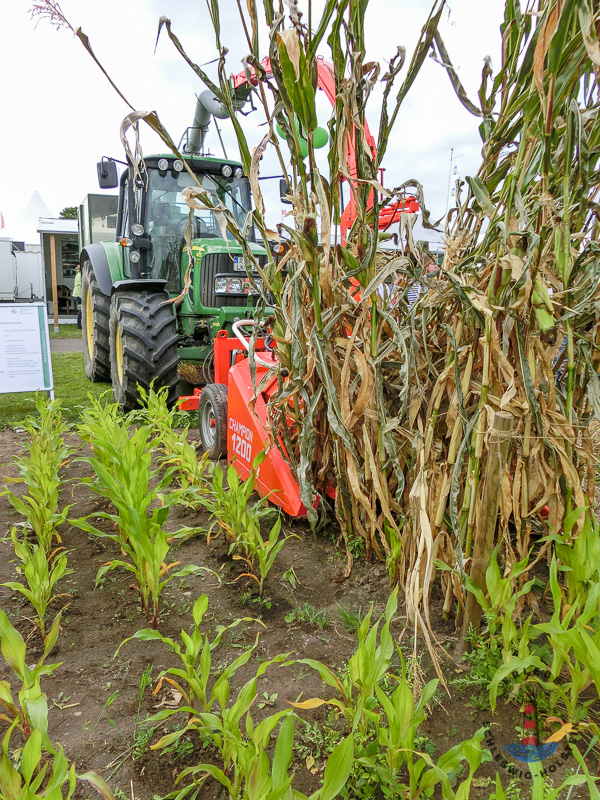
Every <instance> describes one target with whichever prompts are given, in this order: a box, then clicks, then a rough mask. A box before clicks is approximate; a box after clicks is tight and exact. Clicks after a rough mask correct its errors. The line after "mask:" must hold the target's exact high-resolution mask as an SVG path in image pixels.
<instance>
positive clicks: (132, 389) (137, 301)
mask: <svg viewBox="0 0 600 800" xmlns="http://www.w3.org/2000/svg"><path fill="white" fill-rule="evenodd" d="M168 299H169V295H168V294H167V293H166V292H157V291H148V292H143V291H136V292H131V293H129V292H126V291H123V292H117V293H116V294H113V296H112V300H111V304H110V366H111V375H112V385H113V395H114V397H115V400H116V401H117V402H118V403H119V404H120V405H121V406H122V407H123V408H124V409H125V410H126V411H130V410H131V409H132V408H135V407H136V406H137V405H139V392H138V384H139V385H140V386H141V387H143V388H144V389H145V390H146V391H149V389H150V384H152V388H153V389H154V391H159V389H162V388H163V387H166V389H167V404H168V406H169V407H171V406H173V405H174V404H175V401H176V400H177V381H178V377H177V365H178V364H179V357H178V355H177V342H178V339H179V337H178V335H177V321H176V318H175V314H174V313H173V305H172V304H171V303H165V300H168Z"/></svg>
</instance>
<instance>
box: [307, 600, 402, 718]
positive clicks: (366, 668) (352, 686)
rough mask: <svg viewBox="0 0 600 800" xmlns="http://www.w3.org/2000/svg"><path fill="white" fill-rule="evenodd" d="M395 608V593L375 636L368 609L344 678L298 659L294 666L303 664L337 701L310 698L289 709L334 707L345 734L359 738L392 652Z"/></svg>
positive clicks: (387, 605)
mask: <svg viewBox="0 0 600 800" xmlns="http://www.w3.org/2000/svg"><path fill="white" fill-rule="evenodd" d="M397 607H398V590H397V589H395V590H394V591H393V592H392V594H391V595H390V598H389V600H388V602H387V604H386V608H385V612H384V615H383V617H382V620H383V626H382V628H381V633H380V634H379V625H380V623H381V621H382V620H381V619H380V620H378V621H376V622H375V623H374V624H373V625H372V624H371V617H372V614H373V607H372V606H371V608H370V609H369V613H368V614H367V615H366V616H365V618H364V619H363V620H362V622H361V624H360V626H359V628H358V629H357V631H356V635H357V639H358V645H357V648H356V651H355V652H354V654H353V655H352V656H351V658H350V659H349V661H348V671H347V674H346V675H345V676H343V677H338V676H337V675H336V674H335V673H334V672H333V671H332V670H331V669H330V668H329V667H328V666H326V665H325V664H322V663H321V662H320V661H316V660H315V659H312V658H304V659H299V660H298V662H297V663H298V664H306V666H308V667H310V668H311V669H314V670H315V671H316V672H317V673H318V674H319V676H320V677H321V680H322V681H323V682H324V683H325V684H326V685H327V686H330V687H331V688H332V689H334V690H335V691H336V693H337V694H338V695H339V696H340V698H339V699H338V698H337V697H335V698H332V699H330V700H322V699H320V698H311V699H309V700H303V701H301V702H298V703H292V706H293V707H294V708H297V709H299V710H303V709H313V708H319V707H320V706H323V705H331V706H334V707H336V708H338V709H339V710H340V711H341V712H342V714H343V716H344V720H345V722H346V727H347V729H348V731H349V732H351V733H354V732H355V731H357V730H358V731H360V732H361V733H363V734H364V733H366V732H367V730H368V728H369V726H370V725H372V723H373V721H374V718H375V717H376V715H375V714H374V713H373V712H372V711H371V709H372V707H373V704H374V703H376V702H377V696H376V688H377V686H378V684H379V682H380V681H381V680H382V678H383V677H384V675H385V674H386V673H387V670H388V667H389V665H390V662H391V659H392V656H393V654H394V650H395V648H394V640H393V637H392V635H391V633H390V624H391V621H392V618H393V616H394V614H395V613H396V610H397ZM378 634H379V637H378ZM378 638H379V642H378Z"/></svg>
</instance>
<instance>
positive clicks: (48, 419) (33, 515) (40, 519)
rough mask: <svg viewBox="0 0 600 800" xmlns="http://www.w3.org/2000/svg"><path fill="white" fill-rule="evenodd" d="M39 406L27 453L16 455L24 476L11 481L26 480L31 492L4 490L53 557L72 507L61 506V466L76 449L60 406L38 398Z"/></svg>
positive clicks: (27, 425) (29, 427) (31, 425)
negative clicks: (68, 437) (66, 441)
mask: <svg viewBox="0 0 600 800" xmlns="http://www.w3.org/2000/svg"><path fill="white" fill-rule="evenodd" d="M36 407H37V410H38V414H39V419H36V418H34V417H30V418H29V419H28V420H27V422H26V423H25V429H26V430H27V432H28V433H29V435H30V441H29V442H27V443H26V444H25V451H26V454H25V455H21V456H17V457H16V458H15V459H14V463H15V465H16V467H17V469H18V471H19V476H20V479H15V480H14V481H11V482H14V483H23V484H25V486H26V487H27V492H26V493H23V494H20V495H16V494H14V492H12V491H10V490H9V489H6V490H5V491H4V492H3V493H2V494H5V495H6V496H7V497H8V501H9V503H10V504H11V505H12V506H13V508H14V509H15V510H16V511H18V513H19V514H22V515H23V516H24V517H25V520H26V529H27V530H31V531H32V533H33V534H34V536H35V538H36V540H37V542H38V544H39V546H40V547H41V548H42V549H43V550H44V552H45V553H46V555H47V556H48V557H49V556H50V553H51V552H52V549H53V547H54V541H55V540H56V541H58V542H59V543H60V536H59V534H58V531H57V528H58V526H59V525H61V524H62V523H63V522H64V521H65V520H66V517H67V514H68V511H69V506H66V507H65V508H64V509H63V510H62V511H59V509H58V506H59V496H58V491H59V488H60V484H61V478H60V475H59V470H60V468H61V466H62V465H63V464H64V462H65V461H66V460H67V459H68V458H69V456H70V455H71V453H72V449H71V448H69V447H67V446H66V445H65V444H64V441H63V436H64V433H65V431H66V430H67V425H66V424H65V423H64V422H63V420H62V414H61V411H60V406H58V405H57V404H55V403H48V402H45V401H43V400H37V401H36ZM5 480H6V481H7V482H8V481H9V479H6V478H5Z"/></svg>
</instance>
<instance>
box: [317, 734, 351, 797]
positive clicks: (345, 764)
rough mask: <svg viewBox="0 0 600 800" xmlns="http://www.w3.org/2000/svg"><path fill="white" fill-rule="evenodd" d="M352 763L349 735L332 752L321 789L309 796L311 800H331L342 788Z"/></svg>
mask: <svg viewBox="0 0 600 800" xmlns="http://www.w3.org/2000/svg"><path fill="white" fill-rule="evenodd" d="M353 763H354V736H352V734H350V736H347V737H346V738H345V739H344V740H343V741H342V742H340V744H338V745H337V747H336V748H335V749H334V750H333V752H332V753H331V755H330V756H329V758H328V759H327V764H326V766H325V773H324V775H323V784H322V786H321V788H320V789H319V790H318V791H317V792H315V793H314V794H312V795H311V800H333V798H334V797H336V796H337V795H338V794H339V793H340V792H341V791H342V789H343V788H344V786H345V784H346V781H347V780H348V777H349V776H350V772H351V771H352V764H353Z"/></svg>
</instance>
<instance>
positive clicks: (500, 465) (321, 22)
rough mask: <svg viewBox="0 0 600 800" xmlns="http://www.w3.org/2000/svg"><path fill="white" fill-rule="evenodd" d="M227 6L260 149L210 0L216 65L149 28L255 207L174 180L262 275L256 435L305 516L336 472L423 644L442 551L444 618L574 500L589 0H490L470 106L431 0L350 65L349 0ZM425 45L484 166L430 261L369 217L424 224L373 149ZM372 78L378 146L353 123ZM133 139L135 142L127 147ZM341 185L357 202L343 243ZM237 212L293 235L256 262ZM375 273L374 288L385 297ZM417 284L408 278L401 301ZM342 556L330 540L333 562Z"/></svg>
mask: <svg viewBox="0 0 600 800" xmlns="http://www.w3.org/2000/svg"><path fill="white" fill-rule="evenodd" d="M238 8H239V12H240V18H241V21H242V24H243V27H244V30H245V32H246V37H247V45H248V52H247V54H246V56H245V57H244V59H243V60H242V63H243V68H244V69H245V70H246V71H247V74H248V76H249V78H250V77H253V76H254V75H255V76H256V79H255V81H254V85H252V87H251V93H252V96H253V100H254V102H255V105H256V106H257V107H258V108H259V109H262V112H263V113H264V119H265V121H266V124H265V135H264V138H263V140H262V141H261V142H258V143H257V142H248V141H247V140H246V138H245V136H244V131H243V124H242V122H241V121H240V119H239V117H238V115H237V110H238V107H239V101H240V97H239V96H238V95H236V93H235V92H234V91H233V89H232V87H231V85H230V81H229V77H228V76H229V74H230V73H231V72H232V71H237V70H239V62H237V60H236V63H235V64H234V63H233V59H231V57H230V58H229V59H227V58H226V56H227V49H226V42H224V41H222V38H221V22H220V18H219V4H218V2H217V0H208V9H209V13H210V16H211V20H212V24H213V27H214V30H215V36H216V48H217V51H218V80H217V81H212V80H211V79H210V78H209V76H208V75H207V74H206V73H205V72H204V70H203V69H202V68H201V67H200V66H199V65H198V64H197V63H195V62H194V61H193V60H192V58H190V56H189V55H188V53H187V52H186V50H185V42H183V41H182V40H180V38H178V36H177V34H176V32H174V31H173V30H172V27H171V24H170V22H169V20H168V19H166V18H162V19H161V23H160V30H166V32H167V34H168V35H169V37H170V38H171V40H172V42H173V43H174V45H175V47H176V48H177V49H178V50H179V52H180V53H181V54H182V56H183V57H184V58H185V59H186V61H187V62H188V63H189V65H190V66H191V67H192V69H193V70H194V71H195V72H196V74H197V75H198V76H199V77H200V78H201V79H202V80H203V81H204V82H205V83H206V84H207V85H208V86H209V87H210V88H211V89H212V90H213V92H214V93H215V95H216V96H217V97H218V98H219V99H220V100H221V101H222V102H223V103H224V104H225V105H226V106H227V108H228V109H229V112H230V115H231V118H232V120H233V124H234V128H235V131H236V134H237V138H238V144H239V149H240V153H241V158H242V162H243V165H244V169H245V171H246V173H247V174H248V175H249V177H250V180H251V184H252V189H253V194H254V200H255V204H256V210H255V212H254V214H253V218H252V219H251V218H250V216H249V218H248V219H247V221H246V224H245V225H244V226H243V227H242V228H240V227H239V226H238V225H237V223H236V221H235V219H234V218H233V216H232V215H231V213H230V212H229V211H228V210H227V209H226V208H225V206H216V207H215V199H214V198H211V197H209V196H207V195H206V194H204V193H203V192H202V190H201V188H200V187H198V189H190V190H186V191H187V192H188V201H189V203H190V205H194V204H204V205H206V206H209V207H211V208H213V209H215V212H216V214H217V216H218V219H219V220H220V224H221V225H222V227H223V229H224V228H225V227H227V228H228V229H229V230H230V231H231V233H233V235H234V236H235V238H236V239H237V240H238V241H239V242H240V243H241V244H242V246H244V247H245V259H246V266H247V269H248V274H249V276H251V273H252V269H254V270H257V271H258V272H260V273H261V277H262V279H263V286H264V290H265V298H264V301H265V305H266V303H267V293H268V299H269V305H270V306H272V307H274V312H275V313H274V322H273V334H274V336H275V339H276V342H277V352H278V354H279V357H280V368H279V369H280V371H279V379H280V382H279V391H278V393H277V395H276V397H275V399H274V400H273V401H272V403H271V408H270V410H271V426H272V433H273V436H272V439H273V441H272V445H271V446H278V447H280V448H282V449H284V450H285V453H286V456H287V457H288V458H289V460H290V462H291V463H292V466H293V467H294V469H295V471H296V474H297V476H298V480H299V483H300V487H301V495H302V498H303V501H304V504H305V506H306V508H307V509H309V515H310V519H311V522H313V523H315V522H316V521H317V517H318V515H319V514H320V513H324V512H323V508H324V506H325V503H324V502H323V503H321V504H320V505H317V507H316V510H315V505H314V500H315V497H319V498H321V499H322V498H324V497H325V496H326V493H327V489H328V488H329V487H331V486H332V485H334V486H335V490H336V491H335V516H336V518H337V520H338V522H339V524H340V528H341V532H342V536H343V537H344V539H345V540H346V542H348V540H349V539H350V538H351V537H361V538H363V539H364V540H365V543H366V552H367V555H368V556H369V557H370V556H371V555H374V556H376V557H379V558H381V559H385V560H386V563H387V565H388V569H389V572H390V574H391V576H392V577H394V578H396V579H397V580H398V581H399V582H400V584H401V586H402V587H403V589H404V590H405V593H406V602H407V609H408V615H409V619H410V621H411V623H412V624H413V625H414V628H415V630H416V631H417V632H420V633H422V634H423V635H424V636H425V637H426V639H427V640H428V641H430V640H429V637H430V633H429V632H430V630H431V628H430V625H429V606H428V602H429V596H430V591H431V587H432V585H433V582H434V578H435V576H436V570H437V569H438V567H440V566H445V567H446V568H447V569H445V570H443V571H442V572H441V581H442V588H443V591H444V595H445V601H444V612H445V613H446V614H451V613H453V612H454V613H456V614H457V615H458V618H459V619H460V620H461V623H462V624H463V625H464V626H465V629H466V626H467V625H468V624H469V623H474V624H475V625H477V624H478V621H479V614H480V609H479V607H478V606H477V604H476V603H473V602H472V601H473V597H472V596H467V594H466V592H465V590H464V580H463V578H464V576H465V575H469V576H470V578H471V579H472V580H473V581H474V582H475V583H477V584H478V585H479V586H481V587H483V586H484V580H485V578H484V576H485V570H486V567H487V565H488V563H489V559H490V555H491V553H492V551H493V549H494V548H495V547H496V546H497V545H499V546H500V549H501V551H502V552H503V557H504V560H505V563H506V567H507V569H508V568H510V566H511V564H513V563H515V562H516V561H517V560H522V559H523V558H524V557H526V556H527V555H528V554H529V552H530V550H531V548H532V546H534V545H535V548H536V552H535V555H534V556H533V557H532V562H533V560H534V558H541V557H543V555H544V552H545V550H546V549H547V548H548V546H549V545H548V544H547V543H544V544H542V545H541V546H540V545H538V544H536V541H534V539H532V530H533V528H534V526H535V525H536V524H537V523H536V521H538V520H540V519H541V520H542V525H543V527H544V528H546V527H547V528H549V530H550V531H556V532H558V531H560V530H561V528H562V522H563V519H564V518H565V516H566V515H567V514H568V513H569V512H570V511H571V510H572V509H575V508H581V507H583V506H586V505H591V504H592V503H593V501H594V490H595V459H594V455H593V452H592V443H591V439H590V434H589V427H588V424H589V422H590V420H591V419H592V418H593V417H594V416H598V417H599V418H600V381H599V378H598V374H597V373H598V370H599V367H600V355H599V354H600V350H599V347H598V318H599V317H598V309H599V306H598V301H599V300H600V297H599V291H598V288H597V285H598V279H599V277H600V260H599V258H598V250H599V247H598V209H599V207H598V205H597V199H596V198H597V194H598V189H599V187H600V179H599V173H598V169H597V159H598V147H599V133H600V127H599V124H598V84H597V70H598V67H599V65H600V46H599V44H598V37H597V25H598V21H599V17H600V4H599V3H598V2H597V1H596V0H536V1H535V2H534V1H533V0H531V1H530V2H527V3H526V4H521V3H520V2H519V0H507V1H506V7H505V17H504V22H503V25H502V31H501V33H502V63H501V64H500V68H499V69H498V70H497V71H496V72H494V71H493V68H492V65H491V64H490V63H489V61H487V60H486V62H485V63H484V65H483V71H482V82H481V88H480V90H479V93H478V97H477V100H476V101H474V100H472V99H469V98H468V97H467V95H466V93H465V91H464V88H463V87H462V85H461V83H460V80H459V77H458V74H457V73H456V71H455V70H454V69H453V67H452V63H451V54H449V53H448V52H447V51H446V48H445V46H444V43H443V41H442V39H441V36H440V33H439V31H438V22H439V20H440V16H441V14H442V11H443V9H444V0H436V1H435V2H434V4H433V7H432V10H431V12H430V14H429V16H428V17H427V19H426V20H425V23H424V26H423V29H422V32H421V36H420V38H419V41H418V43H417V45H416V47H415V49H414V54H413V56H412V58H411V59H410V61H409V63H406V51H405V50H404V48H402V47H399V48H398V51H397V53H396V54H390V59H389V61H388V62H386V64H385V66H382V65H381V64H379V63H377V62H372V61H371V62H367V61H366V57H365V52H366V47H367V43H366V42H365V31H364V21H365V15H366V14H367V13H370V11H371V8H370V7H369V5H368V0H328V2H326V3H325V7H324V9H323V11H322V15H321V16H320V17H319V16H318V14H317V12H316V10H315V8H314V7H313V6H312V4H311V2H310V0H308V3H307V4H304V5H303V6H302V8H301V7H300V5H299V4H298V3H297V2H296V0H285V3H283V2H278V3H275V2H274V1H273V0H263V2H262V4H259V3H256V2H254V0H252V1H250V0H249V2H248V3H247V4H246V7H245V8H244V7H243V6H242V4H241V3H238ZM302 12H304V13H302ZM265 26H266V29H267V30H268V36H267V37H265V36H263V33H264V30H265ZM80 38H82V41H84V44H86V43H87V38H86V37H84V36H83V34H81V36H80ZM86 46H88V45H87V44H86ZM432 52H433V53H434V55H435V56H436V58H437V60H438V61H439V62H440V63H441V64H442V65H443V70H445V71H446V73H447V75H448V77H449V79H450V84H451V86H452V87H453V89H454V91H455V92H456V95H457V98H458V100H459V101H460V102H461V103H462V104H463V105H464V106H465V107H466V108H467V109H468V110H469V111H470V112H471V113H472V114H473V115H474V124H478V125H479V130H480V133H481V139H482V163H481V167H480V168H479V171H478V172H477V174H476V175H474V176H472V177H470V178H468V179H467V181H466V183H465V184H459V186H458V187H457V193H456V198H457V205H456V208H454V209H452V211H451V213H450V215H449V216H448V220H447V227H446V251H445V257H444V262H443V264H442V267H441V270H440V272H439V274H438V275H437V276H435V277H428V276H427V274H426V269H425V267H426V265H425V259H424V256H423V253H422V252H421V251H420V250H419V249H417V248H416V247H415V245H414V243H413V241H412V236H411V231H410V225H402V226H401V231H400V233H401V247H400V249H397V250H396V251H391V250H389V249H388V250H381V248H380V244H381V241H380V235H379V233H378V230H377V218H378V213H379V209H380V206H381V204H382V203H388V202H391V201H395V200H397V199H401V198H402V197H403V196H405V194H406V193H407V192H408V191H410V192H412V193H416V194H417V196H418V198H419V201H420V203H421V207H422V209H423V218H424V223H425V224H426V225H428V224H429V215H428V213H427V211H426V208H425V204H424V196H423V192H422V188H421V186H420V184H419V183H418V181H416V180H414V179H412V178H411V179H410V180H407V181H406V182H405V183H404V184H402V185H401V186H399V187H394V188H393V187H387V188H384V187H382V186H381V185H380V184H379V182H378V167H379V166H380V165H381V163H382V161H383V159H384V157H385V154H386V149H387V145H388V142H389V140H390V136H391V134H392V131H393V128H394V125H395V124H397V122H398V121H399V120H400V118H401V117H400V115H401V106H402V102H403V100H404V98H405V97H406V95H407V93H408V92H409V91H410V89H411V86H412V85H413V83H414V80H415V78H416V76H417V74H418V72H419V70H420V68H421V66H422V64H423V61H424V59H425V58H426V57H427V56H428V55H429V54H430V53H432ZM317 54H325V55H326V58H327V59H328V60H329V61H330V62H331V64H332V71H333V75H334V80H335V104H334V106H333V109H332V114H331V118H330V120H329V123H328V127H329V150H328V174H327V175H324V174H322V172H321V171H320V169H319V166H318V163H317V158H316V155H315V146H314V138H315V132H316V130H317V116H316V111H315V95H316V91H317V89H316V57H317ZM265 55H268V57H269V59H270V69H269V70H266V69H265V65H264V63H263V62H262V61H261V59H262V58H263V57H264V56H265ZM442 80H444V81H445V80H446V78H445V77H444V76H443V74H442V72H440V81H442ZM378 83H379V84H382V85H383V101H382V106H381V112H380V116H379V124H378V135H377V137H376V153H375V152H374V150H373V149H372V148H371V147H370V146H369V144H368V140H367V137H366V135H365V118H366V113H367V108H368V107H369V100H370V97H371V95H372V92H373V90H374V88H375V86H376V85H377V84H378ZM448 90H449V91H451V90H452V89H451V87H450V85H449V86H448ZM369 116H370V117H371V120H370V121H371V123H373V121H374V120H373V115H372V113H370V114H369ZM142 118H145V119H146V121H147V122H148V123H149V124H150V125H151V126H152V127H153V128H154V129H155V130H159V131H160V132H161V133H162V134H163V136H164V138H165V141H166V142H167V143H168V144H169V146H170V147H171V148H172V149H173V150H174V151H176V147H175V145H174V143H173V141H172V140H171V139H170V138H169V137H168V135H167V134H166V131H165V130H164V128H162V125H161V123H160V122H159V120H158V118H157V117H156V115H155V114H145V113H142V112H134V113H132V114H130V115H129V117H128V118H127V119H126V120H125V123H124V125H123V136H124V137H125V133H126V131H127V129H128V128H129V127H130V126H136V125H137V123H138V121H139V120H140V119H142ZM282 134H283V135H282ZM267 146H272V147H274V148H275V149H276V151H277V154H278V157H279V161H280V163H281V167H282V171H283V172H284V174H288V175H289V176H290V195H289V198H290V200H291V203H292V206H291V212H290V214H289V215H288V216H287V217H286V220H287V221H286V222H285V223H284V224H282V225H281V226H280V227H279V230H278V231H270V230H268V228H267V225H266V222H265V207H264V201H263V197H262V193H261V190H260V184H259V180H258V178H259V166H260V159H261V155H262V154H263V152H264V150H265V148H266V147H267ZM351 152H354V153H355V154H356V159H355V168H351V166H350V161H349V154H350V153H351ZM129 155H130V158H131V159H132V160H133V161H134V163H136V162H139V160H140V159H141V152H140V151H139V150H138V148H137V147H136V153H135V154H132V153H131V152H130V154H129ZM342 183H344V184H345V186H346V194H347V193H348V191H350V192H351V194H352V198H353V202H354V204H355V207H356V220H355V222H354V224H353V226H352V229H351V231H350V233H349V236H348V239H347V241H346V242H345V243H343V244H340V243H339V242H340V237H339V231H340V221H341V215H342V197H341V188H340V187H341V185H342ZM382 198H383V199H382ZM251 224H255V225H256V226H257V227H258V229H259V230H260V231H261V233H262V235H263V238H264V239H265V240H271V239H274V238H278V237H279V236H284V237H285V238H287V239H289V242H290V247H289V250H288V252H287V254H286V256H285V257H284V258H283V259H281V260H280V261H278V262H277V263H276V262H275V261H274V260H273V258H272V256H269V259H270V260H269V263H268V264H267V266H266V267H261V266H260V265H258V263H256V258H255V257H254V256H253V255H252V253H251V252H250V250H249V248H247V247H246V233H247V230H248V228H249V226H250V225H251ZM189 244H190V243H188V245H189ZM390 279H391V280H392V281H393V286H394V287H395V288H394V290H393V291H392V292H391V293H390V292H388V291H382V284H383V283H384V282H385V281H389V280H390ZM415 284H419V286H420V287H421V292H420V295H419V298H418V300H417V302H416V303H414V304H410V303H409V302H408V290H409V288H411V286H414V285H415ZM259 390H260V385H258V386H257V387H256V391H257V392H258V391H259ZM583 520H584V517H580V518H579V519H578V521H577V524H576V525H575V528H574V530H573V535H575V536H576V535H577V531H578V529H579V528H580V527H581V526H582V525H583ZM351 565H352V557H351V555H350V550H349V549H348V561H347V572H349V570H350V569H351Z"/></svg>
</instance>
